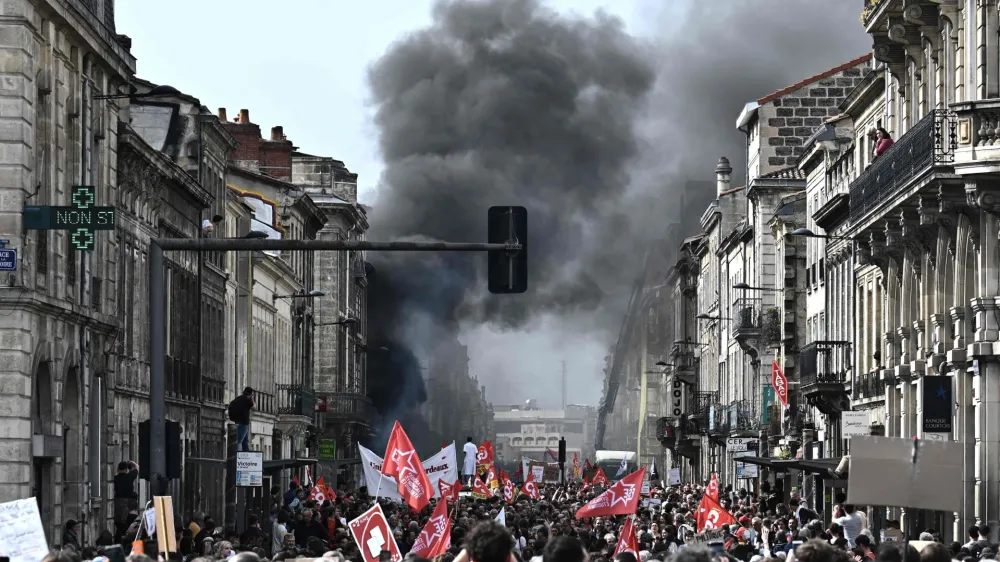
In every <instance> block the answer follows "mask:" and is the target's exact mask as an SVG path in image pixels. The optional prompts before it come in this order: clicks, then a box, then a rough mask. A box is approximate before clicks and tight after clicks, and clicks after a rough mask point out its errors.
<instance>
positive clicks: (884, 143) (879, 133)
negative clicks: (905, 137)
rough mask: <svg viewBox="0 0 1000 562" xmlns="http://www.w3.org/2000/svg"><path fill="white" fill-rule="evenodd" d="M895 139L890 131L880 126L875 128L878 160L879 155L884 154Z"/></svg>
mask: <svg viewBox="0 0 1000 562" xmlns="http://www.w3.org/2000/svg"><path fill="white" fill-rule="evenodd" d="M892 144H893V140H892V135H890V134H889V132H888V131H886V130H885V129H883V128H882V127H879V128H877V129H875V158H874V159H875V160H878V157H879V156H882V155H883V154H884V153H885V151H886V150H889V148H890V147H891V146H892Z"/></svg>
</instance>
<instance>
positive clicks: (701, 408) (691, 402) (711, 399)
mask: <svg viewBox="0 0 1000 562" xmlns="http://www.w3.org/2000/svg"><path fill="white" fill-rule="evenodd" d="M718 401H719V393H718V392H716V391H708V392H692V393H691V395H690V397H689V398H688V411H687V414H685V415H684V416H682V418H683V419H684V423H683V424H682V427H681V429H682V430H683V433H684V434H686V435H696V434H697V435H704V434H707V433H708V425H709V423H708V421H709V415H710V414H711V411H712V405H713V404H716V403H718Z"/></svg>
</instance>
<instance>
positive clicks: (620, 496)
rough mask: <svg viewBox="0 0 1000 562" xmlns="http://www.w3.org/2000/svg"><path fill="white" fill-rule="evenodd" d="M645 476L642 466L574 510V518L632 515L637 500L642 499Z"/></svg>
mask: <svg viewBox="0 0 1000 562" xmlns="http://www.w3.org/2000/svg"><path fill="white" fill-rule="evenodd" d="M645 477H646V467H642V468H640V469H639V470H637V471H635V472H633V473H632V474H629V475H628V476H626V477H625V478H622V479H621V480H619V481H617V482H615V483H614V485H612V486H611V487H610V488H608V489H607V490H605V491H604V493H603V494H601V495H599V496H597V497H596V498H594V499H592V500H590V501H589V502H587V505H585V506H583V507H581V508H580V510H579V511H577V512H576V518H577V519H583V518H584V517H604V516H606V515H632V514H633V513H635V512H636V510H637V509H639V500H640V499H642V480H643V478H645Z"/></svg>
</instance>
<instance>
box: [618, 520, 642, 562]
mask: <svg viewBox="0 0 1000 562" xmlns="http://www.w3.org/2000/svg"><path fill="white" fill-rule="evenodd" d="M632 519H633V518H632V517H629V518H628V519H626V520H625V524H624V525H622V530H621V532H620V533H619V535H618V546H616V547H615V554H614V557H617V556H618V555H619V554H620V553H622V552H631V553H632V554H634V555H635V556H639V538H638V537H637V536H636V534H635V523H633V521H632Z"/></svg>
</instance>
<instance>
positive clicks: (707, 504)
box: [695, 494, 736, 533]
mask: <svg viewBox="0 0 1000 562" xmlns="http://www.w3.org/2000/svg"><path fill="white" fill-rule="evenodd" d="M695 522H696V523H697V526H698V532H699V533H704V532H705V531H707V530H709V529H721V528H722V526H723V525H733V524H735V523H736V518H735V517H733V514H732V513H729V512H728V511H726V510H725V509H724V508H723V507H722V506H721V505H719V502H717V501H715V500H713V499H712V498H710V497H709V496H708V494H705V495H704V496H702V497H701V505H700V506H698V513H697V514H695Z"/></svg>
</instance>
